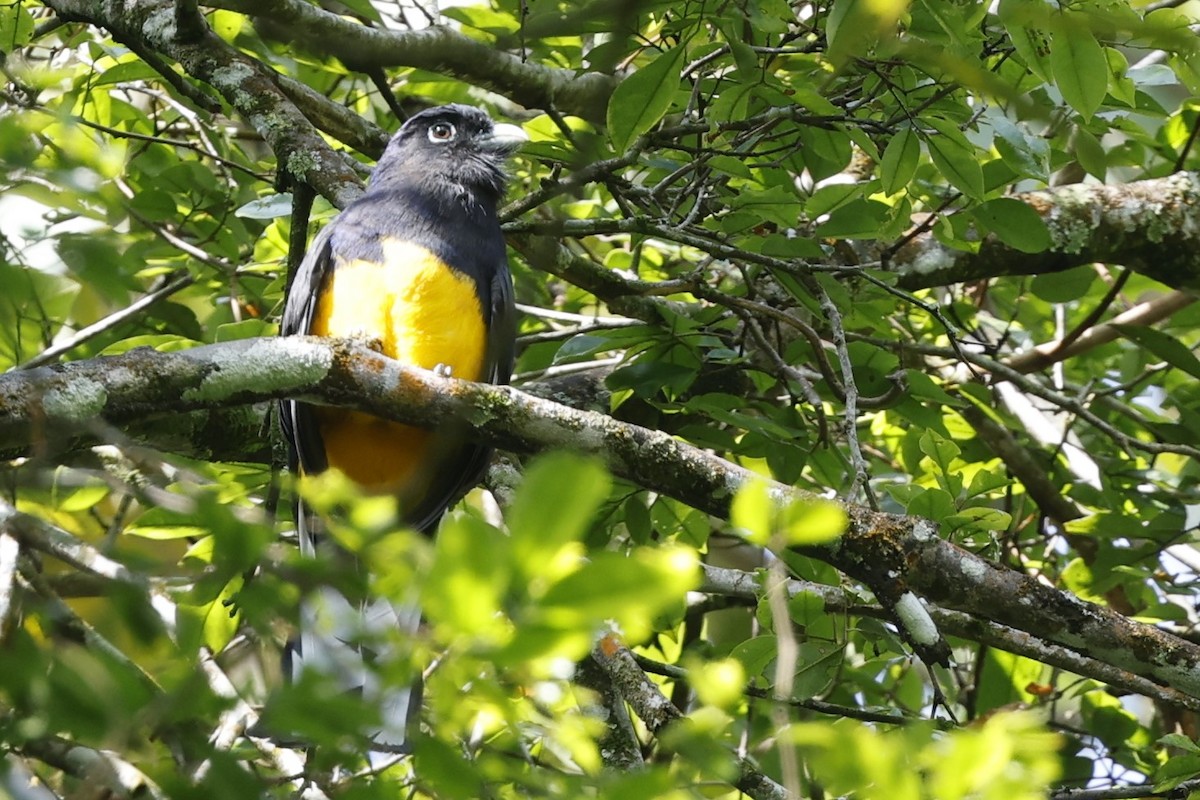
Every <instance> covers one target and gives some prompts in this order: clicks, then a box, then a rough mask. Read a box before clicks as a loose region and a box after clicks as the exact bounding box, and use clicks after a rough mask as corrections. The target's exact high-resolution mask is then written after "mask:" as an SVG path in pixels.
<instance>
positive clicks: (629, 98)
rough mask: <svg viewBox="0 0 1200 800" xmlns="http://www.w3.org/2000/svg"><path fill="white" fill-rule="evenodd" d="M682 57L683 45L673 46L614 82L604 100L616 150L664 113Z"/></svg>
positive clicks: (622, 149)
mask: <svg viewBox="0 0 1200 800" xmlns="http://www.w3.org/2000/svg"><path fill="white" fill-rule="evenodd" d="M683 58H684V47H683V46H682V45H680V46H678V47H674V48H672V49H670V50H668V51H667V52H665V53H662V54H660V55H659V56H658V57H657V58H655V59H654V60H653V61H651V62H650V63H649V64H647V65H645V66H644V67H642V68H641V69H639V70H637V71H636V72H634V73H633V74H632V75H630V76H629V77H628V78H626V79H625V80H623V81H621V83H619V84H618V85H617V88H616V89H615V90H614V91H613V93H612V97H611V98H610V99H609V101H608V136H609V139H610V140H611V141H612V143H613V149H614V150H616V151H617V152H618V153H623V152H625V151H626V150H627V149H628V148H629V145H631V144H632V143H633V140H634V139H636V138H637V137H639V136H641V135H642V134H643V133H645V132H646V131H648V130H650V129H651V128H653V127H654V126H655V125H657V124H658V121H659V120H661V119H662V118H663V115H664V114H666V113H667V109H669V108H670V107H671V103H672V101H673V100H674V99H675V95H676V94H677V93H678V92H679V68H680V65H681V64H682V63H683Z"/></svg>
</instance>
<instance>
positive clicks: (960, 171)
mask: <svg viewBox="0 0 1200 800" xmlns="http://www.w3.org/2000/svg"><path fill="white" fill-rule="evenodd" d="M924 122H925V123H926V124H928V125H929V127H931V128H933V129H934V131H936V132H937V134H938V135H937V136H931V135H928V134H926V135H925V136H924V139H925V146H926V147H928V148H929V157H930V158H931V159H933V164H934V166H936V167H937V168H938V170H940V171H941V173H942V175H943V176H944V177H945V178H946V180H948V181H949V182H950V185H951V186H953V187H954V188H955V189H958V190H959V191H960V192H962V193H963V194H965V195H966V196H967V197H970V198H972V199H979V198H981V197H983V169H982V168H980V166H979V153H978V151H977V150H976V149H975V147H974V146H973V145H972V144H971V143H970V142H969V141H967V137H965V136H963V134H962V131H960V130H959V129H958V127H957V126H956V125H955V124H954V123H952V122H949V121H947V120H944V119H939V118H937V117H930V118H928V119H926V120H924Z"/></svg>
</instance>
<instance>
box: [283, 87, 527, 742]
mask: <svg viewBox="0 0 1200 800" xmlns="http://www.w3.org/2000/svg"><path fill="white" fill-rule="evenodd" d="M526 138H527V137H526V136H525V133H524V132H523V131H522V130H521V129H520V128H519V127H517V126H515V125H507V124H497V123H493V121H492V119H491V118H490V117H489V116H488V115H487V114H486V113H485V112H483V111H481V110H479V109H477V108H474V107H471V106H465V105H446V106H440V107H437V108H431V109H428V110H426V111H422V112H420V113H418V114H416V115H414V116H413V117H411V118H410V119H409V120H408V121H407V122H405V123H404V125H403V126H402V127H401V128H400V130H399V132H398V133H396V135H395V136H394V137H393V138H392V139H391V141H390V142H389V143H388V145H387V148H386V149H385V151H384V153H383V156H382V157H381V158H380V159H379V162H378V164H377V165H376V167H375V170H374V171H373V172H372V174H371V179H370V181H369V184H368V186H367V190H366V192H365V193H364V194H363V195H362V197H360V198H359V199H358V200H356V201H354V202H353V203H351V204H350V205H349V206H347V207H346V209H345V210H344V211H343V212H342V213H341V214H340V215H338V216H337V217H336V218H335V219H334V220H333V221H332V222H331V223H329V224H328V225H327V226H326V227H325V228H324V230H322V231H321V233H320V234H319V235H318V236H317V237H316V239H315V240H314V241H313V244H312V246H311V248H310V249H309V251H308V253H307V254H306V256H305V258H304V260H303V262H302V263H301V264H300V267H299V269H298V271H297V272H296V275H295V277H294V278H293V280H292V284H291V288H290V289H289V291H288V295H287V300H286V304H285V307H284V312H283V321H282V324H281V331H280V332H281V334H282V335H285V336H287V335H297V334H310V335H316V336H333V337H352V338H356V339H359V340H363V341H366V342H369V343H371V344H372V346H375V347H377V348H379V349H380V350H381V351H382V352H383V353H384V354H386V355H388V356H390V357H392V358H394V359H397V360H398V361H401V362H404V363H406V364H411V365H413V366H417V367H422V368H424V369H428V370H434V371H436V372H438V373H440V374H442V375H451V376H454V377H457V378H465V379H467V380H473V381H488V382H491V383H507V382H508V380H509V377H510V375H511V372H512V366H513V350H514V339H515V332H514V331H515V322H514V318H515V311H514V307H513V287H512V278H511V276H510V274H509V269H508V260H507V255H506V251H505V245H504V239H503V236H502V235H501V231H500V223H499V219H498V217H497V204H498V203H499V201H500V199H501V197H502V195H503V192H504V186H505V171H504V165H505V160H506V159H507V157H508V156H509V155H511V154H512V153H513V152H514V151H515V150H516V149H517V148H518V147H519V146H520V144H521V142H523V141H525V140H526ZM280 411H281V419H282V427H283V432H284V436H285V437H286V439H287V442H288V445H289V448H290V451H291V467H292V470H293V473H294V474H301V475H313V474H316V473H320V472H323V471H324V470H327V469H338V470H341V471H342V472H343V473H344V474H345V475H346V476H347V477H348V478H350V479H351V480H352V481H354V482H355V483H357V484H358V485H359V486H360V487H361V489H362V491H363V492H364V493H367V494H373V495H380V494H384V495H392V496H394V497H395V498H396V499H397V501H398V505H399V508H400V513H401V515H402V521H403V522H404V523H406V524H408V525H411V526H413V527H415V528H417V529H418V530H421V531H424V532H427V533H432V532H433V530H434V529H435V528H436V526H437V524H438V521H439V520H440V519H441V517H442V515H443V513H444V512H445V511H446V509H447V508H448V507H449V506H450V505H452V504H453V503H455V502H456V501H458V500H459V499H460V498H461V497H462V496H463V495H464V494H465V493H466V492H467V491H469V490H470V489H471V488H472V487H473V486H475V485H476V484H477V483H478V482H479V480H480V479H481V477H482V473H483V471H484V469H485V468H486V466H487V462H488V458H489V456H490V452H491V451H490V450H489V448H487V447H485V446H483V445H480V444H477V443H475V442H473V441H471V440H469V439H467V438H466V437H465V436H464V434H463V432H462V430H461V428H460V426H456V425H454V424H453V423H448V424H447V425H445V426H444V427H442V428H440V429H432V430H427V429H424V428H418V427H414V426H410V425H403V424H400V423H396V422H390V421H388V420H384V419H380V418H378V417H373V416H371V415H369V414H364V413H361V412H357V411H350V410H346V409H341V408H333V407H320V406H314V405H309V404H306V403H301V402H297V401H294V400H285V401H282V402H281V404H280ZM296 526H297V535H298V538H299V543H300V548H301V551H302V553H303V554H304V555H305V556H308V557H336V554H335V553H331V552H330V548H331V547H332V546H333V545H332V542H328V541H323V540H322V538H321V537H320V536H319V528H320V520H319V519H318V518H317V517H316V516H315V515H314V514H313V513H312V512H311V511H309V510H308V509H306V508H303V507H298V508H297V513H296ZM419 618H420V614H419V611H418V610H417V609H416V608H415V606H409V605H405V604H392V603H389V602H386V601H377V602H374V603H370V604H367V605H365V606H364V605H361V604H352V603H351V602H349V601H347V600H346V598H344V597H342V596H341V595H340V594H338V593H337V592H336V591H334V590H333V589H330V588H325V589H322V590H319V591H317V592H312V593H309V594H308V595H307V596H306V598H305V599H304V601H303V602H302V606H301V610H300V634H299V636H298V637H297V640H296V641H295V642H293V643H292V645H291V646H289V650H288V654H287V656H286V657H285V661H286V662H287V663H286V664H285V669H286V670H287V671H288V672H289V673H290V676H291V677H293V678H296V677H298V676H299V675H300V673H301V672H302V671H303V670H306V669H316V670H319V671H321V672H323V673H325V674H328V675H332V676H334V677H335V678H336V679H337V680H338V681H339V683H340V684H341V685H343V686H344V687H345V688H346V689H355V690H361V691H362V693H363V696H364V699H366V700H367V701H368V702H373V703H377V704H378V705H379V708H380V714H381V718H382V726H381V728H380V729H379V730H378V731H368V732H367V733H368V734H369V735H371V737H372V740H373V741H374V743H375V745H374V746H373V748H372V753H373V754H374V753H375V752H376V749H377V750H378V751H379V752H397V751H402V750H403V749H405V741H406V737H407V731H408V729H409V726H410V725H411V724H412V720H413V719H414V715H415V713H416V705H417V704H418V703H419V700H418V694H419V692H417V691H415V690H411V689H405V690H390V691H388V690H383V689H381V688H380V687H379V685H378V683H377V681H376V680H375V678H374V674H373V671H372V670H370V669H367V668H366V665H365V660H367V659H370V658H372V657H377V656H378V655H379V653H377V652H376V653H372V652H370V651H369V650H368V649H367V648H365V647H364V646H363V644H362V642H363V640H364V639H367V640H369V639H370V638H371V637H373V636H378V635H380V634H381V633H382V632H384V631H385V630H386V628H388V627H401V628H405V629H408V630H410V631H411V630H415V628H416V626H417V624H418V622H419Z"/></svg>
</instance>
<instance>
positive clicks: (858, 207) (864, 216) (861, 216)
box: [817, 200, 892, 239]
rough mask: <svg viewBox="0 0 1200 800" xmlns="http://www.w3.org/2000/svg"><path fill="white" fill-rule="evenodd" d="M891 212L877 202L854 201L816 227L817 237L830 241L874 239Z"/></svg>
mask: <svg viewBox="0 0 1200 800" xmlns="http://www.w3.org/2000/svg"><path fill="white" fill-rule="evenodd" d="M891 212H892V207H891V206H889V205H888V204H887V203H881V202H880V201H878V200H854V201H852V202H850V203H847V204H846V205H844V206H842V207H841V208H839V209H837V210H835V211H834V212H833V213H832V214H830V215H829V219H828V220H826V221H825V222H822V223H821V224H820V225H818V226H817V235H818V236H822V237H828V238H831V239H875V238H877V237H878V236H879V232H880V230H882V229H883V228H884V227H885V225H886V222H887V220H888V218H889V217H890V216H891Z"/></svg>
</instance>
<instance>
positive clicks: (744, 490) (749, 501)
mask: <svg viewBox="0 0 1200 800" xmlns="http://www.w3.org/2000/svg"><path fill="white" fill-rule="evenodd" d="M773 516H774V506H773V501H772V500H771V492H770V489H769V488H768V486H767V482H766V481H764V480H763V479H762V478H752V479H750V480H749V481H747V482H745V483H743V484H742V485H741V487H740V488H739V489H738V492H737V494H735V495H734V496H733V504H732V505H731V506H730V509H729V521H730V523H732V524H733V527H735V528H738V529H739V530H740V531H741V534H742V535H743V536H745V537H746V539H747V540H749V541H751V542H753V543H755V544H760V545H764V546H765V545H766V544H767V543H768V541H770V538H771V518H772V517H773Z"/></svg>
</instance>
